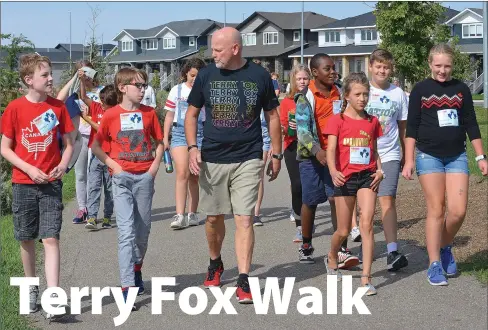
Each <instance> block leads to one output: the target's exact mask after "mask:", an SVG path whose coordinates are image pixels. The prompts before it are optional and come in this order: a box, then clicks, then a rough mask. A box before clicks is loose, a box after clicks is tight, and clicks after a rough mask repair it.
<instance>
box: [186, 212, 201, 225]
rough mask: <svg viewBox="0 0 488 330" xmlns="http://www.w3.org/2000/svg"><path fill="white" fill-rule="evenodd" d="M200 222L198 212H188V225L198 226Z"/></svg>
mask: <svg viewBox="0 0 488 330" xmlns="http://www.w3.org/2000/svg"><path fill="white" fill-rule="evenodd" d="M199 224H200V220H199V219H198V214H196V213H188V225H190V226H198V225H199Z"/></svg>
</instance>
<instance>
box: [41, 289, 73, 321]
mask: <svg viewBox="0 0 488 330" xmlns="http://www.w3.org/2000/svg"><path fill="white" fill-rule="evenodd" d="M57 297H58V295H57V294H56V293H52V294H51V298H57ZM53 307H64V308H65V310H64V313H62V314H57V315H55V314H49V313H46V315H45V316H44V317H45V318H46V320H49V323H51V321H58V320H60V319H62V318H63V317H65V316H66V315H69V314H71V309H70V307H69V305H65V304H59V305H57V306H53Z"/></svg>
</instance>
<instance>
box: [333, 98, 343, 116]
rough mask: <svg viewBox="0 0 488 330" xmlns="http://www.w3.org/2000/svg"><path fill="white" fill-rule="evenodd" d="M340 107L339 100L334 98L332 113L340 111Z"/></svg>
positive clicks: (340, 102)
mask: <svg viewBox="0 0 488 330" xmlns="http://www.w3.org/2000/svg"><path fill="white" fill-rule="evenodd" d="M341 107H342V101H341V100H335V101H333V102H332V111H333V112H334V115H337V114H339V113H341Z"/></svg>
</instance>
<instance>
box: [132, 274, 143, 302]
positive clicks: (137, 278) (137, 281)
mask: <svg viewBox="0 0 488 330" xmlns="http://www.w3.org/2000/svg"><path fill="white" fill-rule="evenodd" d="M134 284H135V286H137V287H138V288H139V292H137V295H138V296H140V295H141V294H143V293H144V281H143V280H142V272H141V271H137V272H134Z"/></svg>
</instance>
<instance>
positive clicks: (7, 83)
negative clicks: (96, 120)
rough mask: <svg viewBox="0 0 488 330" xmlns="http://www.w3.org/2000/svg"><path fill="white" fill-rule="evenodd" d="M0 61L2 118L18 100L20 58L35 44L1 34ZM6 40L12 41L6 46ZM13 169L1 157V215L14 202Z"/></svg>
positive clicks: (0, 108) (9, 208)
mask: <svg viewBox="0 0 488 330" xmlns="http://www.w3.org/2000/svg"><path fill="white" fill-rule="evenodd" d="M0 37H1V39H2V42H1V45H0V58H1V59H0V61H1V62H4V63H5V65H1V66H0V95H1V98H0V116H1V114H2V113H3V111H4V109H5V107H6V106H7V104H8V103H10V101H12V100H14V99H16V98H18V97H19V96H20V95H21V93H20V91H19V88H20V87H21V85H20V76H19V71H18V66H19V58H20V56H21V55H22V54H24V53H29V52H33V51H34V44H33V43H32V42H31V41H30V40H29V39H27V38H26V37H25V36H23V35H22V34H21V35H20V36H18V37H16V36H14V35H11V34H1V35H0ZM4 40H10V44H6V43H5V42H4ZM11 175H12V167H11V166H10V163H9V162H7V161H5V160H4V159H3V158H2V157H0V213H3V214H6V213H10V210H11V202H12V185H11V184H10V181H11Z"/></svg>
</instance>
